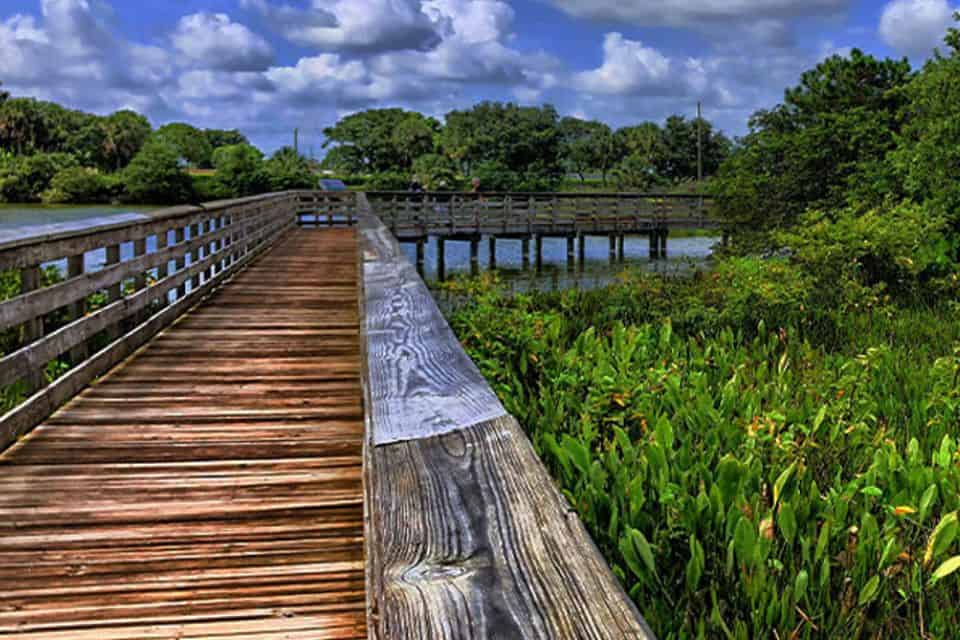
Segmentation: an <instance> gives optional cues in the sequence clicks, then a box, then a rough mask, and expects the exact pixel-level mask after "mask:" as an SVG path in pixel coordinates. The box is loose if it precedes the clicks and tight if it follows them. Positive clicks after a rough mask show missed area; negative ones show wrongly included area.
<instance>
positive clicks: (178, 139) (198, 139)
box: [153, 122, 213, 168]
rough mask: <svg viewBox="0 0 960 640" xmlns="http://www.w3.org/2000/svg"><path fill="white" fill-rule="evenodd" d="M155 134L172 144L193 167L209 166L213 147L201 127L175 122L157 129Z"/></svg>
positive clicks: (159, 138) (157, 137) (161, 139)
mask: <svg viewBox="0 0 960 640" xmlns="http://www.w3.org/2000/svg"><path fill="white" fill-rule="evenodd" d="M153 136H154V137H155V138H156V139H158V140H160V141H162V142H165V143H167V144H169V145H172V146H173V147H174V148H175V149H176V150H177V151H178V152H179V153H180V157H181V158H183V160H185V161H186V162H187V163H188V164H189V165H190V166H191V167H194V168H209V167H210V166H211V164H210V159H211V156H212V155H213V147H212V146H211V145H210V142H209V141H208V140H207V137H206V136H205V135H204V133H203V132H202V131H200V130H199V129H197V128H195V127H192V126H190V125H189V124H185V123H183V122H174V123H171V124H167V125H164V126H162V127H160V128H159V129H157V130H156V131H155V132H154V133H153Z"/></svg>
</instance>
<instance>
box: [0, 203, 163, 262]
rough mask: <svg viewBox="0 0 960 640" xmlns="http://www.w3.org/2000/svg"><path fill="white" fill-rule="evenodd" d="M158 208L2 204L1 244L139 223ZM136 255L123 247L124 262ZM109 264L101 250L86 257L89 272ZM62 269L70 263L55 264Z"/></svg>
mask: <svg viewBox="0 0 960 640" xmlns="http://www.w3.org/2000/svg"><path fill="white" fill-rule="evenodd" d="M156 208H157V207H133V208H131V207H112V206H107V205H93V206H79V207H44V206H40V205H22V204H15V205H2V204H0V244H2V243H4V242H10V241H11V240H19V239H22V238H32V237H36V236H45V235H50V234H54V233H63V232H65V231H79V230H81V229H87V228H90V227H97V226H100V225H104V224H112V223H117V222H135V221H137V220H144V219H146V216H144V215H143V214H144V212H146V211H150V210H153V209H156ZM148 245H149V246H148V247H147V250H148V251H153V250H154V249H156V241H155V240H154V239H150V240H149V241H148ZM132 256H133V244H132V243H129V242H128V243H125V244H122V245H121V246H120V258H121V260H127V259H129V258H130V257H132ZM105 261H106V251H105V250H104V249H100V250H97V251H90V252H88V253H87V254H86V256H85V257H84V263H85V269H86V270H87V271H95V270H97V269H99V268H101V267H102V266H103V264H104V262H105ZM53 264H55V265H57V266H58V267H60V269H61V270H63V269H65V268H66V261H65V260H62V261H58V262H55V263H53Z"/></svg>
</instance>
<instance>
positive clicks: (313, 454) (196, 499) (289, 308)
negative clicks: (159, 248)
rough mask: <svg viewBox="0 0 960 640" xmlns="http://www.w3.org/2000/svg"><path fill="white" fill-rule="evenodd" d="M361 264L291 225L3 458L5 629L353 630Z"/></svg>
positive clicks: (165, 632) (337, 633) (359, 596)
mask: <svg viewBox="0 0 960 640" xmlns="http://www.w3.org/2000/svg"><path fill="white" fill-rule="evenodd" d="M357 263H358V256H357V241H356V234H355V232H354V231H353V230H352V229H326V230H304V229H300V230H294V231H291V232H289V233H287V234H286V235H284V236H283V237H282V238H281V239H280V240H278V241H277V243H276V244H275V245H274V246H273V247H272V248H270V249H269V250H267V252H266V253H265V254H264V255H263V256H262V257H260V258H259V260H257V261H256V262H254V263H252V264H251V266H249V267H247V268H246V269H245V270H243V271H240V272H238V273H237V275H235V276H234V277H233V279H232V280H231V281H229V282H227V283H226V284H225V285H223V286H222V287H220V288H219V289H217V290H216V291H214V293H213V294H212V295H211V296H210V297H209V298H208V299H207V300H205V301H203V302H201V303H200V304H199V305H198V306H197V307H196V308H194V309H193V310H192V311H191V312H189V313H187V314H186V315H184V316H183V317H181V318H180V319H179V321H178V322H177V323H176V324H174V325H173V326H172V327H170V328H168V329H167V330H166V331H164V332H163V333H161V334H160V335H158V336H157V337H156V338H155V339H154V340H152V341H151V342H150V343H149V344H148V345H147V346H146V347H145V348H143V349H141V350H140V351H139V352H137V353H136V354H134V356H133V357H131V358H129V359H128V360H127V361H126V362H124V363H123V364H121V365H120V366H119V367H117V368H115V369H114V370H113V371H112V372H111V373H110V374H109V375H107V376H106V377H104V378H102V379H101V380H100V381H99V382H97V383H96V384H95V385H93V386H92V387H90V388H88V389H87V390H85V391H83V392H82V393H81V394H80V395H78V396H77V397H76V398H75V399H74V400H73V401H71V402H70V403H69V404H67V405H66V406H65V407H64V408H63V409H61V410H60V411H58V412H57V413H55V414H54V415H53V416H52V417H50V418H49V419H47V420H46V421H45V422H44V423H43V424H42V425H41V426H39V427H38V428H37V429H35V430H34V431H32V432H31V433H30V435H29V436H27V437H26V438H25V439H23V440H21V441H20V442H19V443H18V444H17V445H15V446H14V447H12V448H11V449H9V450H8V451H7V452H6V453H4V454H3V455H2V457H0V590H2V594H0V637H17V638H26V639H30V640H41V639H43V640H53V639H58V640H59V639H63V640H66V639H71V640H83V639H94V638H96V639H98V640H100V639H103V640H134V639H140V638H163V639H168V638H170V639H172V638H178V639H181V638H218V639H223V640H226V639H241V638H243V639H250V640H252V639H255V638H256V639H266V640H270V639H279V638H288V639H294V640H295V639H306V638H310V639H318V638H365V637H367V632H366V626H365V615H366V608H365V589H364V585H365V574H364V567H365V563H364V552H363V528H364V507H363V489H362V452H363V434H364V421H363V418H364V412H363V406H362V392H361V370H362V365H361V343H360V342H361V341H360V317H359V295H360V293H359V284H360V274H359V273H358V266H357Z"/></svg>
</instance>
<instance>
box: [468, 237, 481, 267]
mask: <svg viewBox="0 0 960 640" xmlns="http://www.w3.org/2000/svg"><path fill="white" fill-rule="evenodd" d="M479 272H480V237H479V236H477V237H474V238H470V275H471V276H476V275H477V273H479Z"/></svg>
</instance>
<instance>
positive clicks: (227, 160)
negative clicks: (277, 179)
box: [213, 144, 270, 197]
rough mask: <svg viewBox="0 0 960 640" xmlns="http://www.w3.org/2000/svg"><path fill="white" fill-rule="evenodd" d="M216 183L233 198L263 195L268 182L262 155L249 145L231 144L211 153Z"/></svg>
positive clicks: (268, 184)
mask: <svg viewBox="0 0 960 640" xmlns="http://www.w3.org/2000/svg"><path fill="white" fill-rule="evenodd" d="M213 166H214V168H215V169H216V170H217V175H216V182H217V183H219V184H220V185H221V186H222V188H223V189H224V190H225V191H227V192H228V193H230V194H231V195H233V196H235V197H243V196H249V195H253V194H257V193H263V192H264V191H266V190H267V189H269V187H270V181H269V178H268V176H267V173H266V171H264V166H263V154H262V153H260V150H259V149H257V148H256V147H253V146H251V145H249V144H233V145H230V146H227V147H220V148H219V149H217V150H216V151H214V152H213Z"/></svg>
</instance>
